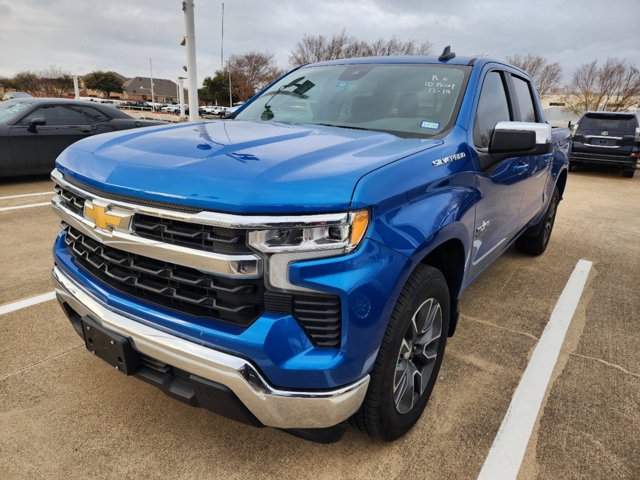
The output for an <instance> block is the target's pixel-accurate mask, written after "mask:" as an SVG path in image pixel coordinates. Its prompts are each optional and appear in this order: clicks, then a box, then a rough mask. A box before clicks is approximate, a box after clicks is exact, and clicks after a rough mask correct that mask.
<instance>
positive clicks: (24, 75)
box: [12, 72, 40, 96]
mask: <svg viewBox="0 0 640 480" xmlns="http://www.w3.org/2000/svg"><path fill="white" fill-rule="evenodd" d="M12 83H13V85H12V86H13V88H15V89H16V90H18V91H20V92H27V93H30V94H31V95H33V96H37V95H38V94H39V93H40V79H39V78H38V76H37V75H36V74H35V73H33V72H20V73H18V74H16V76H15V77H13V79H12Z"/></svg>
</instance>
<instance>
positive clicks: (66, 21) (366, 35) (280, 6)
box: [0, 0, 640, 81]
mask: <svg viewBox="0 0 640 480" xmlns="http://www.w3.org/2000/svg"><path fill="white" fill-rule="evenodd" d="M195 6H196V8H195V11H196V47H197V59H198V77H199V80H200V81H202V79H203V78H204V77H205V76H208V75H211V74H213V73H214V71H215V70H216V69H218V68H220V19H221V13H220V10H221V8H220V6H221V2H220V1H218V0H195ZM639 20H640V0H609V1H607V2H603V1H602V0H582V1H578V0H576V1H573V2H569V1H566V0H565V1H558V0H526V1H525V0H522V1H516V0H511V1H508V0H446V1H444V0H442V1H433V0H337V1H336V0H311V1H308V0H271V1H268V0H227V1H226V2H225V47H224V48H225V52H224V53H225V57H228V56H229V55H231V54H241V53H245V52H247V51H250V50H259V51H266V52H269V53H272V54H274V55H275V58H276V60H277V62H278V64H280V66H282V67H288V66H289V65H288V55H289V52H290V51H291V49H292V48H293V47H294V45H295V43H296V41H298V40H299V39H301V38H302V36H303V35H304V34H305V33H307V34H311V35H316V34H320V33H322V34H325V35H331V34H332V33H339V32H340V31H342V30H343V29H345V30H346V31H347V33H348V34H350V35H353V36H356V37H358V38H360V39H364V40H375V39H376V38H378V37H383V38H390V37H392V36H394V35H395V36H397V37H399V38H400V39H403V40H408V39H414V40H416V41H418V42H420V43H421V42H424V41H429V42H431V43H432V44H433V45H434V51H436V52H437V53H439V52H440V51H441V50H442V48H443V47H444V46H445V45H448V44H450V45H451V46H452V50H454V51H455V52H457V53H458V54H459V55H485V56H492V57H496V58H504V57H506V56H508V55H512V54H515V53H521V54H526V53H536V54H540V55H543V56H545V57H547V58H548V60H549V61H551V62H559V63H560V64H561V65H562V67H563V74H564V78H565V80H568V79H569V78H570V77H571V74H572V73H573V71H574V70H575V68H576V67H577V66H579V65H581V64H583V63H586V62H590V61H592V60H594V59H599V60H601V61H602V60H604V59H606V58H607V57H610V56H616V57H621V58H625V59H627V60H628V61H629V62H630V63H633V64H635V65H636V66H638V67H640V23H639ZM183 34H184V20H183V15H182V8H181V1H180V0H135V1H132V0H108V1H87V0H84V1H79V0H14V1H8V0H0V76H12V75H14V74H15V73H17V72H19V71H24V70H39V69H43V68H46V67H48V66H49V65H57V66H60V67H62V68H63V69H64V70H67V71H69V72H71V73H74V74H85V73H88V72H90V71H92V70H97V69H100V70H114V71H116V72H119V73H121V74H123V75H125V76H127V77H132V76H137V75H141V76H148V75H149V57H152V58H153V70H154V76H155V77H160V78H170V79H175V78H176V77H177V76H178V75H180V74H182V73H183V72H182V68H181V67H182V65H184V64H185V63H186V62H185V49H184V48H183V47H180V46H179V42H180V39H181V38H182V35H183Z"/></svg>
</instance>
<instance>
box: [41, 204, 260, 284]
mask: <svg viewBox="0 0 640 480" xmlns="http://www.w3.org/2000/svg"><path fill="white" fill-rule="evenodd" d="M51 206H52V207H53V210H54V211H55V212H56V213H57V214H58V216H59V217H60V218H61V219H62V221H63V222H64V223H66V224H68V225H70V226H72V227H73V228H75V229H76V230H80V231H81V232H82V233H84V234H85V235H87V236H89V237H91V238H93V239H94V240H96V241H97V242H100V243H103V244H104V245H107V246H109V247H113V248H117V249H120V250H124V251H126V252H129V253H135V254H138V255H143V256H145V257H151V258H155V259H156V260H163V261H165V262H170V263H175V264H177V265H183V266H186V267H191V268H195V269H197V270H200V271H203V272H209V273H214V274H217V275H221V276H224V277H229V278H260V277H261V276H262V265H263V263H262V258H260V257H259V256H258V255H253V254H249V255H246V254H245V255H223V254H219V253H212V252H206V251H204V250H196V249H194V248H187V247H181V246H179V245H172V244H170V243H165V242H160V241H157V240H151V239H148V238H144V237H139V236H137V235H132V234H130V233H127V232H126V231H124V230H111V231H108V230H103V229H100V228H95V226H94V224H93V223H92V222H91V221H89V220H87V219H85V218H83V217H81V216H80V215H77V214H75V213H73V212H72V211H70V210H68V209H67V208H65V207H64V205H62V202H61V200H60V197H59V196H58V195H56V196H55V197H53V200H51Z"/></svg>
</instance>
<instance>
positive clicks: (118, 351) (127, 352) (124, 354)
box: [80, 317, 139, 375]
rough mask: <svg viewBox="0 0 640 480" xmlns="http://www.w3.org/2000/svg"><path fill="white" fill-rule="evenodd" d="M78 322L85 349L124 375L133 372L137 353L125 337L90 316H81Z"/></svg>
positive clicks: (137, 357) (137, 361) (136, 366)
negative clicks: (80, 325)
mask: <svg viewBox="0 0 640 480" xmlns="http://www.w3.org/2000/svg"><path fill="white" fill-rule="evenodd" d="M80 322H81V324H82V334H83V337H84V344H85V346H86V347H87V350H89V351H90V352H91V353H93V354H94V355H95V356H96V357H99V358H101V359H102V360H104V361H105V362H107V363H108V364H109V365H111V366H112V367H115V369H116V370H118V371H119V372H122V373H124V374H125V375H131V374H133V373H135V371H136V370H137V369H138V365H139V355H138V353H137V352H136V351H135V350H133V348H132V347H131V343H130V342H129V340H128V339H127V338H126V337H123V336H122V335H118V334H117V333H115V332H112V331H110V330H107V329H106V328H104V327H102V326H101V325H100V324H98V323H97V322H96V321H95V320H93V319H92V318H91V317H82V319H81V320H80Z"/></svg>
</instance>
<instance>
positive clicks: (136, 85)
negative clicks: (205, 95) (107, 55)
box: [81, 72, 188, 103]
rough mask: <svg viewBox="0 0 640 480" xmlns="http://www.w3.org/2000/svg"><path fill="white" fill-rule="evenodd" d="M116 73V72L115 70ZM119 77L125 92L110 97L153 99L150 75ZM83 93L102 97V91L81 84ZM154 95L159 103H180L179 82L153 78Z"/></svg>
mask: <svg viewBox="0 0 640 480" xmlns="http://www.w3.org/2000/svg"><path fill="white" fill-rule="evenodd" d="M114 73H115V72H114ZM116 75H118V76H119V77H121V78H122V79H123V80H124V83H123V88H124V92H121V93H120V92H112V93H111V95H109V98H112V99H117V100H129V101H138V102H150V101H151V78H150V77H133V78H126V77H124V76H123V75H119V74H117V73H116ZM81 87H82V89H83V94H84V95H86V96H90V97H102V96H103V95H102V94H100V92H97V91H95V90H91V89H87V88H85V87H84V84H82V85H81ZM153 96H154V97H155V101H156V102H157V103H178V84H177V83H176V82H174V81H173V80H168V79H166V78H154V79H153ZM184 100H185V102H187V101H188V92H187V89H186V88H185V89H184Z"/></svg>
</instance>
